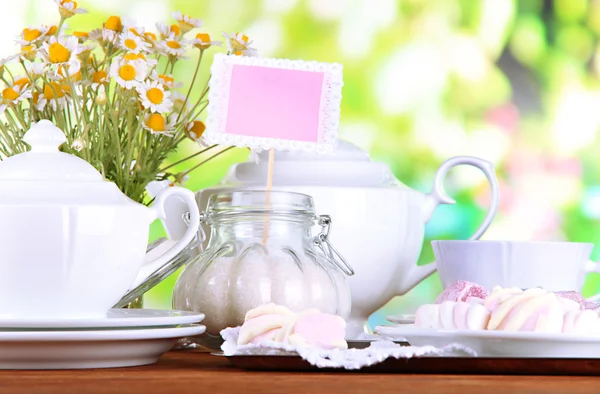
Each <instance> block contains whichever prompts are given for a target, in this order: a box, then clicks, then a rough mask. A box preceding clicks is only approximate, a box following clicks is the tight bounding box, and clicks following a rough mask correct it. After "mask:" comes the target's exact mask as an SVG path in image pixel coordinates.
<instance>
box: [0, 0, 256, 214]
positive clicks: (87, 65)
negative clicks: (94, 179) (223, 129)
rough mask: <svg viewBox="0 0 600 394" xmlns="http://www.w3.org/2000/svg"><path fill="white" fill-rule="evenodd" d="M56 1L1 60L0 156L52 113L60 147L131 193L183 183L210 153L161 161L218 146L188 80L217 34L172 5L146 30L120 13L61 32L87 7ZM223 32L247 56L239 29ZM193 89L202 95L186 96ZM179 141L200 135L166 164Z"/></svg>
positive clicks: (142, 196)
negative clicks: (187, 69)
mask: <svg viewBox="0 0 600 394" xmlns="http://www.w3.org/2000/svg"><path fill="white" fill-rule="evenodd" d="M55 2H56V3H57V6H58V10H59V14H60V21H59V23H58V24H57V25H53V26H35V27H32V26H30V27H27V28H25V29H23V31H22V32H21V34H20V35H19V37H18V43H19V45H20V51H19V53H17V54H15V55H13V56H10V57H9V58H6V59H3V60H1V61H0V79H1V80H2V82H3V83H4V87H3V88H2V95H1V101H0V159H4V158H6V157H9V156H12V155H14V154H17V153H20V152H23V151H26V150H28V148H29V147H28V146H27V145H26V144H25V143H24V142H23V141H22V140H21V139H22V137H23V134H24V133H25V131H27V130H28V129H29V127H30V126H31V123H32V122H37V121H38V120H40V119H50V120H51V121H52V122H54V124H56V125H57V126H58V127H59V128H61V129H62V130H63V131H64V132H65V134H66V136H67V140H68V143H67V144H65V145H63V147H62V149H63V150H64V151H67V152H69V153H73V154H76V155H77V156H79V157H81V158H83V159H85V160H87V161H88V162H89V163H91V164H92V165H93V166H94V167H95V168H96V169H98V171H100V172H101V173H102V174H103V175H104V176H105V177H106V178H107V179H108V180H110V181H112V182H115V183H116V184H117V185H118V186H119V188H120V189H121V190H122V191H123V192H124V193H125V194H126V195H128V196H129V197H130V198H131V199H133V200H135V201H138V202H148V198H147V197H148V196H147V194H146V186H147V185H148V184H149V183H150V182H154V181H158V182H161V183H164V182H168V183H172V184H181V183H182V182H183V180H184V179H185V178H186V177H187V174H188V173H189V172H190V171H192V170H193V169H195V168H197V167H198V166H199V165H200V164H203V163H205V162H206V161H207V160H208V159H205V160H203V161H202V162H200V163H199V164H197V165H195V166H192V167H191V168H190V169H189V170H188V171H185V172H183V173H171V172H169V169H170V168H173V165H174V164H179V163H180V162H183V161H186V160H188V159H190V158H193V157H198V156H200V154H202V153H205V152H207V151H209V150H211V149H215V148H216V147H215V146H210V147H206V146H204V145H203V144H201V142H202V141H201V137H202V133H203V132H204V129H205V125H204V123H203V122H202V120H200V116H201V115H202V112H203V111H204V109H205V108H206V107H207V104H208V101H207V93H208V81H206V84H204V86H203V87H202V85H200V87H198V86H196V80H197V77H198V73H199V70H200V64H201V62H202V58H203V54H204V53H205V51H206V50H208V49H210V48H213V47H217V46H220V45H221V42H219V41H214V40H213V39H212V38H211V36H210V35H209V34H208V33H203V32H193V31H194V30H196V29H198V28H200V27H201V26H202V21H201V20H199V19H195V18H192V17H190V16H187V15H183V14H181V13H179V12H176V13H173V18H174V19H175V21H176V23H174V24H171V25H166V24H161V23H158V24H157V25H156V31H154V32H153V31H146V30H145V29H144V28H142V27H139V26H134V25H130V24H127V23H124V22H122V20H121V18H120V17H118V16H111V17H110V18H108V19H107V20H106V21H105V22H104V23H103V25H102V28H99V29H95V30H91V31H89V32H88V31H73V32H66V25H65V21H66V20H67V19H69V18H71V17H73V16H75V15H76V14H80V13H84V12H86V11H85V10H84V9H82V8H80V7H79V6H78V4H77V3H76V2H75V1H72V0H55ZM224 37H225V40H226V43H227V47H228V51H229V53H230V54H236V55H240V56H244V55H245V56H253V55H255V49H253V48H251V47H250V45H251V41H249V40H248V37H246V36H245V35H243V34H240V33H236V34H232V35H227V34H224ZM192 51H195V52H196V53H197V55H196V57H197V60H196V66H195V71H194V74H193V75H191V76H189V78H187V77H186V78H185V79H186V80H189V81H190V83H189V85H188V86H184V84H183V83H181V82H179V81H177V80H176V79H175V78H174V77H173V71H174V70H175V67H176V66H177V65H178V64H180V63H182V62H186V61H188V59H187V58H186V54H188V53H189V52H192ZM13 63H14V64H13ZM195 87H196V90H193V89H194V88H195ZM200 89H201V90H200ZM193 91H195V92H196V93H197V92H198V91H200V95H199V97H197V98H195V99H193V100H192V99H191V94H192V92H193ZM194 96H196V95H194ZM185 139H191V140H193V141H197V142H199V148H198V150H199V151H198V152H196V153H194V154H193V155H191V156H188V157H187V158H185V159H183V160H180V161H179V162H177V163H174V164H172V165H170V166H165V160H166V158H167V157H168V155H169V154H171V153H172V152H174V151H175V150H176V149H177V147H178V146H179V144H180V143H181V142H183V141H184V140H185ZM226 150H227V149H225V150H220V151H218V152H217V153H215V154H212V156H210V157H209V159H210V158H213V157H215V156H217V155H218V154H221V153H223V152H224V151H226ZM211 153H212V152H211Z"/></svg>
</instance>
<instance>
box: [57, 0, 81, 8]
mask: <svg viewBox="0 0 600 394" xmlns="http://www.w3.org/2000/svg"><path fill="white" fill-rule="evenodd" d="M68 4H73V8H71V10H74V9H76V8H77V2H75V1H73V0H62V1H61V2H60V5H61V6H63V7H64V6H66V5H68Z"/></svg>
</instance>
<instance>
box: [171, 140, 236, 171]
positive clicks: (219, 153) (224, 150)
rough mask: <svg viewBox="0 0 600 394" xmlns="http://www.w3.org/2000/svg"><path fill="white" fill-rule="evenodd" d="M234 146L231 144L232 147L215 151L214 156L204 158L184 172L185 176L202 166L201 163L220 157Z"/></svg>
mask: <svg viewBox="0 0 600 394" xmlns="http://www.w3.org/2000/svg"><path fill="white" fill-rule="evenodd" d="M233 148H234V146H230V147H228V148H225V149H223V150H222V151H219V152H217V153H215V154H214V155H212V156H210V157H208V158H207V159H205V160H202V161H201V162H200V163H198V164H196V165H195V166H193V167H192V168H190V169H189V170H187V171H186V172H184V173H183V176H186V175H188V174H189V173H190V172H192V171H194V170H195V169H197V168H198V167H200V166H201V165H203V164H205V163H207V162H209V161H210V160H212V159H214V158H216V157H218V156H220V155H222V154H223V153H225V152H227V151H229V150H232V149H233Z"/></svg>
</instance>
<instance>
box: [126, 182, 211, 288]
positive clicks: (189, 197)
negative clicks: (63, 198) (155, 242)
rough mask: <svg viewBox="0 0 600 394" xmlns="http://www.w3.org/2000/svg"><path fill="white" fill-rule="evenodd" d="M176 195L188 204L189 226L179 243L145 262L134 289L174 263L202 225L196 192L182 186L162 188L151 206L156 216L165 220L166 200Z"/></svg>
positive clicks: (134, 283) (133, 286) (133, 285)
mask: <svg viewBox="0 0 600 394" xmlns="http://www.w3.org/2000/svg"><path fill="white" fill-rule="evenodd" d="M174 196H177V197H179V198H181V199H182V200H183V201H184V202H185V203H186V205H187V206H188V209H189V215H188V216H187V218H188V220H189V225H188V228H187V230H186V231H185V233H184V234H183V236H182V237H181V239H180V240H179V241H177V243H175V245H173V247H171V248H170V249H168V250H167V251H166V252H164V253H163V254H161V255H160V256H158V257H157V258H155V259H154V260H152V261H149V262H147V263H144V265H143V266H142V268H141V269H140V272H139V273H138V275H137V277H136V278H135V281H134V282H133V284H132V286H131V288H132V289H133V288H136V287H138V286H139V285H140V284H142V283H144V282H145V281H146V279H147V278H148V277H150V275H152V273H154V272H155V271H157V270H158V269H161V268H163V267H165V266H166V265H168V264H169V263H172V262H173V261H174V258H175V257H176V256H177V255H178V254H179V253H180V252H181V251H182V250H183V249H185V248H186V247H187V246H188V244H189V243H190V242H192V240H193V239H194V237H195V236H196V234H197V232H198V228H199V227H200V212H199V211H198V205H197V204H196V199H195V197H194V193H192V192H191V191H190V190H188V189H184V188H182V187H168V188H166V189H164V190H162V191H161V192H160V193H159V194H158V195H157V196H156V200H155V201H154V204H152V206H151V207H150V208H151V209H153V210H154V211H155V212H156V216H157V218H158V219H162V220H163V221H164V220H165V219H166V214H165V202H166V200H167V199H169V198H170V197H174Z"/></svg>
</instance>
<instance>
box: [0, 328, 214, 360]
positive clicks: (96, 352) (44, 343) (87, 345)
mask: <svg viewBox="0 0 600 394" xmlns="http://www.w3.org/2000/svg"><path fill="white" fill-rule="evenodd" d="M205 330H206V327H204V326H203V325H189V326H185V327H177V328H153V329H148V330H144V329H133V330H111V331H108V330H103V331H47V332H41V331H20V332H19V331H11V332H0V369H80V368H115V367H130V366H134V365H146V364H152V363H155V362H156V360H158V358H159V357H160V356H161V355H162V354H163V353H165V352H167V351H168V350H169V349H171V348H172V347H173V345H174V344H175V342H177V340H178V339H179V338H183V337H189V336H194V335H200V334H202V333H204V331H205Z"/></svg>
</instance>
